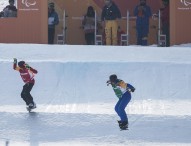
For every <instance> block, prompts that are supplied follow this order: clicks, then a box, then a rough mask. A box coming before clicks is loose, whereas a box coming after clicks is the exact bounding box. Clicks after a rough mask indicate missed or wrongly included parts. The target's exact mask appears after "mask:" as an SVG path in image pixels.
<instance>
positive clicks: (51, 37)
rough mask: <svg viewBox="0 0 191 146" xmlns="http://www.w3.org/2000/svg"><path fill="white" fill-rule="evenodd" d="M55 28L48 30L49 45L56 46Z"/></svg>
mask: <svg viewBox="0 0 191 146" xmlns="http://www.w3.org/2000/svg"><path fill="white" fill-rule="evenodd" d="M54 35H55V28H48V44H54Z"/></svg>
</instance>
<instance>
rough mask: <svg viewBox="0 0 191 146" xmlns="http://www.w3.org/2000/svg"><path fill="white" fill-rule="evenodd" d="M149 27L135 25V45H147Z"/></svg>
mask: <svg viewBox="0 0 191 146" xmlns="http://www.w3.org/2000/svg"><path fill="white" fill-rule="evenodd" d="M148 33H149V29H148V27H146V26H139V27H137V45H142V46H147V45H148V43H147V40H148Z"/></svg>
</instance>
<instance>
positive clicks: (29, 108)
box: [26, 104, 36, 113]
mask: <svg viewBox="0 0 191 146" xmlns="http://www.w3.org/2000/svg"><path fill="white" fill-rule="evenodd" d="M35 108H36V104H35V106H34V107H32V108H31V107H29V106H27V107H26V109H27V111H28V112H29V113H30V112H32V110H33V109H35Z"/></svg>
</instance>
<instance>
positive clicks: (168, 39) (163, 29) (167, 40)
mask: <svg viewBox="0 0 191 146" xmlns="http://www.w3.org/2000/svg"><path fill="white" fill-rule="evenodd" d="M162 33H163V34H165V35H166V47H169V46H170V29H169V26H168V25H166V26H163V28H162Z"/></svg>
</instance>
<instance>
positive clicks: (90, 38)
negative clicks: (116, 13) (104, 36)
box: [82, 6, 95, 45]
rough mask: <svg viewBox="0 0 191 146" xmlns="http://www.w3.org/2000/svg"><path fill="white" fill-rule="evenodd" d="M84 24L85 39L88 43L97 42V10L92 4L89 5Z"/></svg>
mask: <svg viewBox="0 0 191 146" xmlns="http://www.w3.org/2000/svg"><path fill="white" fill-rule="evenodd" d="M82 25H83V28H84V32H85V40H86V44H87V45H94V44H95V11H94V8H93V7H92V6H89V7H88V9H87V13H86V15H85V16H84V19H83V21H82Z"/></svg>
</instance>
